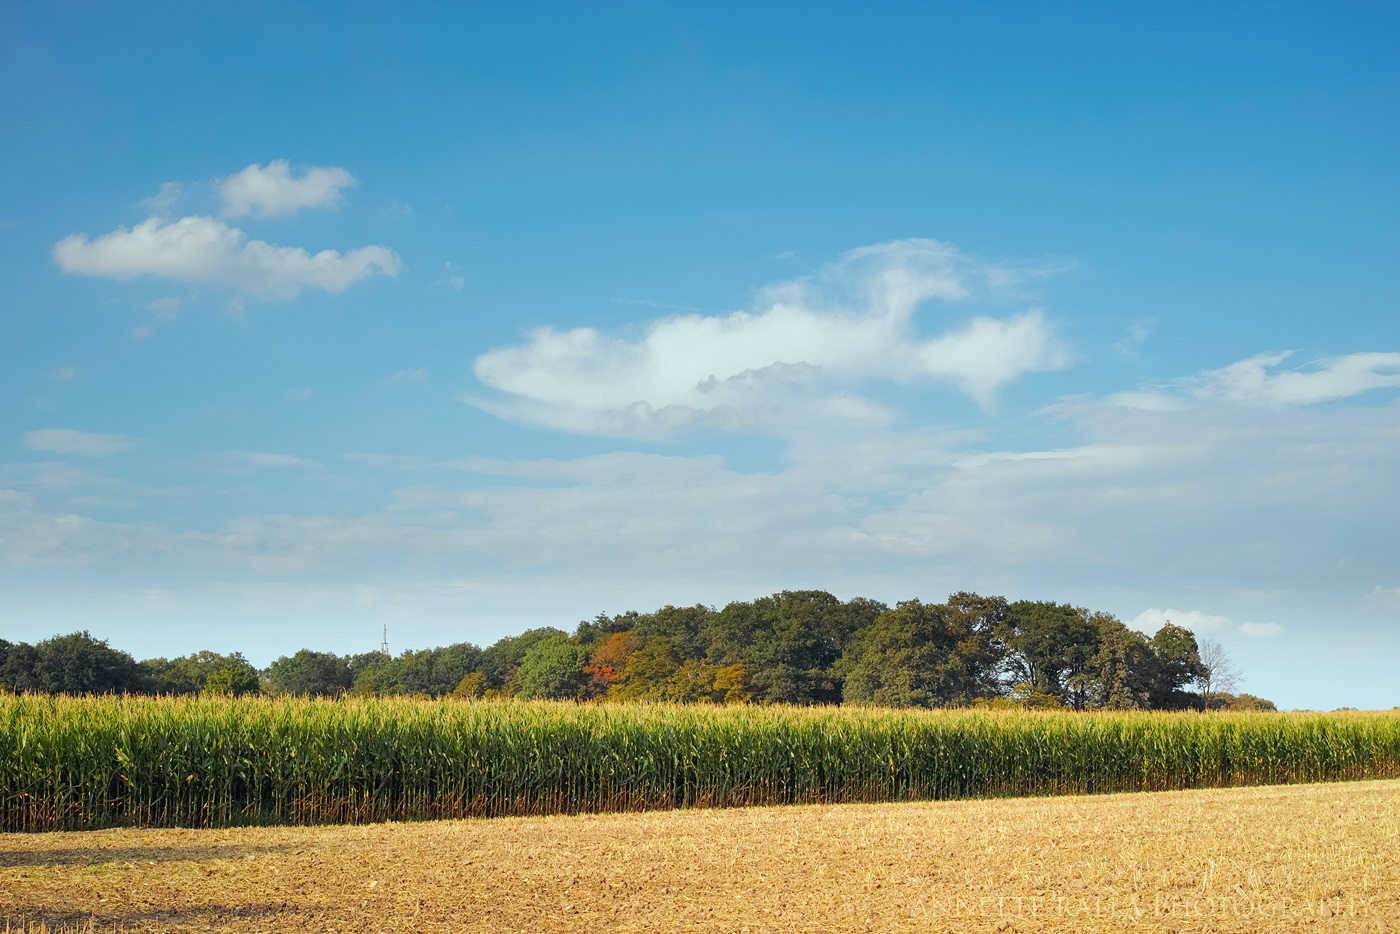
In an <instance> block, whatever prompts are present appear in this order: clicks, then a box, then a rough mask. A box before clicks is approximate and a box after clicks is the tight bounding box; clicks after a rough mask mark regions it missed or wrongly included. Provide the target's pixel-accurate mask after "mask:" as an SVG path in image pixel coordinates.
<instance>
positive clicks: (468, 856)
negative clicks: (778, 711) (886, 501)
mask: <svg viewBox="0 0 1400 934" xmlns="http://www.w3.org/2000/svg"><path fill="white" fill-rule="evenodd" d="M5 923H8V925H9V927H10V929H11V930H14V931H37V930H40V929H43V930H47V931H83V930H93V931H108V930H117V931H191V932H193V931H199V932H205V931H211V930H213V931H279V932H280V931H327V932H329V931H337V932H369V931H376V932H377V931H423V932H449V931H450V932H454V934H455V932H477V931H481V932H486V931H489V932H507V931H518V932H529V934H547V932H593V931H616V932H658V931H706V932H745V931H747V932H753V934H758V932H799V931H801V932H830V931H850V932H866V931H870V932H905V931H908V932H914V931H917V932H920V934H926V932H944V931H949V932H958V934H963V932H1004V931H1014V932H1026V931H1039V932H1046V934H1059V932H1125V931H1162V932H1165V931H1174V932H1188V931H1190V932H1196V931H1212V932H1246V931H1248V932H1260V934H1263V932H1269V934H1274V932H1290V931H1317V932H1321V931H1337V932H1347V934H1352V932H1371V931H1374V932H1384V931H1400V781H1370V782H1352V783H1337V784H1325V785H1298V786H1281V787H1266V788H1234V789H1224V790H1210V791H1188V792H1158V793H1150V794H1123V795H1107V796H1095V797H1061V798H1033V799H1015V800H994V801H958V802H939V803H926V804H887V805H839V806H804V807H790V808H747V809H739V810H696V811H670V812H651V813H643V814H611V815H600V816H581V817H541V818H502V819H496V820H469V821H440V822H432V823H418V824H375V825H366V826H355V827H276V828H244V829H237V830H109V831H98V832H87V833H47V834H0V930H3V928H4V924H5Z"/></svg>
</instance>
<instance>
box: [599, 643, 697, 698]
mask: <svg viewBox="0 0 1400 934" xmlns="http://www.w3.org/2000/svg"><path fill="white" fill-rule="evenodd" d="M683 664H685V656H684V655H682V654H681V651H680V649H678V648H676V644H675V643H674V642H672V641H671V640H670V639H668V638H667V637H665V636H659V637H657V638H655V639H652V640H651V641H650V642H648V643H646V645H644V646H642V647H641V648H640V649H638V650H637V651H635V652H633V653H632V654H630V655H628V656H627V664H626V668H625V669H624V670H623V676H622V683H621V684H619V685H617V686H616V687H614V688H613V689H612V690H611V691H610V692H609V693H608V697H609V698H611V699H613V700H621V701H636V700H666V699H667V693H668V682H669V681H670V680H671V677H672V676H673V675H674V674H675V673H676V672H678V671H680V668H681V665H683ZM712 683H713V682H712Z"/></svg>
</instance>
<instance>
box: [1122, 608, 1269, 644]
mask: <svg viewBox="0 0 1400 934" xmlns="http://www.w3.org/2000/svg"><path fill="white" fill-rule="evenodd" d="M1166 623H1174V624H1176V625H1177V626H1181V627H1183V628H1185V629H1189V630H1191V632H1193V633H1195V634H1196V635H1198V636H1201V635H1217V634H1221V633H1227V632H1236V631H1238V632H1239V633H1240V634H1242V635H1245V636H1248V637H1249V638H1251V639H1272V638H1274V637H1275V636H1278V635H1281V634H1282V633H1283V627H1282V626H1280V625H1279V624H1278V623H1241V624H1240V625H1238V626H1236V625H1235V624H1234V623H1232V622H1231V621H1230V619H1229V618H1228V617H1225V616H1213V615H1211V614H1209V613H1202V612H1201V611H1200V610H1174V609H1167V610H1157V609H1151V610H1143V611H1142V612H1141V613H1139V614H1138V615H1137V616H1136V617H1135V618H1134V619H1133V620H1132V622H1130V623H1129V624H1128V625H1129V626H1130V627H1131V628H1133V629H1136V630H1138V631H1140V632H1146V633H1154V632H1156V631H1157V630H1158V629H1161V628H1162V626H1163V625H1165V624H1166Z"/></svg>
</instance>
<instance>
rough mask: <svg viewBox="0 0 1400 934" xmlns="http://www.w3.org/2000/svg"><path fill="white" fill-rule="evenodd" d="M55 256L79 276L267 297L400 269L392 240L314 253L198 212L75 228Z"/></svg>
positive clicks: (341, 285) (335, 286) (339, 287)
mask: <svg viewBox="0 0 1400 934" xmlns="http://www.w3.org/2000/svg"><path fill="white" fill-rule="evenodd" d="M53 255H54V260H55V261H56V262H57V263H58V265H59V267H60V268H61V269H63V271H64V272H68V273H73V274H76V275H84V276H104V277H107V278H113V279H130V278H133V277H136V276H142V275H152V276H160V277H163V278H167V279H178V280H181V281H185V282H201V283H206V282H207V283H219V284H223V285H231V286H233V287H235V288H238V289H242V290H244V291H246V292H248V293H249V294H250V295H253V296H254V297H256V298H260V299H263V300H267V301H275V300H286V299H291V298H295V297H296V296H297V295H299V294H300V293H301V290H302V289H303V288H307V287H314V288H319V289H324V290H325V291H327V292H342V291H344V290H345V289H347V288H349V287H350V286H351V285H353V284H354V283H355V282H358V281H359V280H361V279H365V278H368V277H369V276H372V275H374V274H375V273H383V274H385V275H389V276H394V275H397V274H398V271H399V266H400V263H399V257H398V255H397V254H395V253H394V251H393V250H390V249H389V248H388V247H383V246H365V247H360V248H358V249H355V250H350V251H349V252H347V253H343V254H342V253H340V252H338V251H336V250H322V251H321V252H319V253H315V254H311V253H307V251H306V250H303V249H301V248H300V247H287V246H278V245H276V244H272V243H267V242H265V241H262V240H249V239H248V238H247V235H246V234H244V232H243V231H241V230H239V229H237V228H235V227H229V226H228V225H227V224H225V223H223V222H222V221H219V220H216V219H215V218H212V217H199V216H192V217H182V218H180V219H179V220H176V221H170V222H165V221H162V220H161V219H159V218H156V217H151V218H148V219H147V220H145V221H142V222H141V223H140V224H137V225H136V226H135V227H133V228H130V229H127V228H125V227H120V228H118V229H117V230H114V231H112V232H111V233H108V234H103V235H102V236H100V237H96V238H94V239H88V237H87V236H86V235H84V234H72V235H71V236H68V237H65V238H64V239H62V240H60V241H59V242H58V243H57V244H55V245H54V248H53Z"/></svg>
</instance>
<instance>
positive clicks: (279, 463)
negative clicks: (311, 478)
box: [237, 451, 321, 468]
mask: <svg viewBox="0 0 1400 934" xmlns="http://www.w3.org/2000/svg"><path fill="white" fill-rule="evenodd" d="M237 455H238V458H239V459H240V460H242V461H244V462H246V463H249V464H252V465H253V466H255V467H300V468H309V467H320V466H321V465H320V464H319V463H317V462H316V461H314V460H310V459H308V458H305V457H296V456H295V455H292V454H271V453H268V452H266V451H238V452H237Z"/></svg>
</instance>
